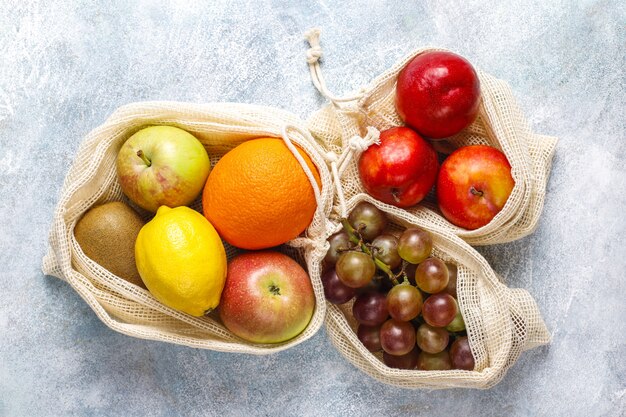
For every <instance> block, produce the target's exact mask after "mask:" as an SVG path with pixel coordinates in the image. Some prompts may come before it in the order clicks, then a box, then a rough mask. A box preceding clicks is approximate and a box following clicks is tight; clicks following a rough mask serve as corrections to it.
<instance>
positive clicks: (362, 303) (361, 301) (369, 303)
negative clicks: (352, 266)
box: [352, 292, 389, 326]
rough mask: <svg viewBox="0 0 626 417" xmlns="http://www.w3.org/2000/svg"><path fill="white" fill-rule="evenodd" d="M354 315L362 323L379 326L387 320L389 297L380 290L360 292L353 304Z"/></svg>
mask: <svg viewBox="0 0 626 417" xmlns="http://www.w3.org/2000/svg"><path fill="white" fill-rule="evenodd" d="M352 315H353V316H354V318H355V319H356V321H358V322H359V323H360V324H364V325H366V326H378V325H381V324H382V323H384V322H385V320H387V317H389V311H387V297H386V296H385V294H381V293H378V292H366V293H363V294H360V295H359V296H358V297H357V298H356V300H355V301H354V304H353V305H352Z"/></svg>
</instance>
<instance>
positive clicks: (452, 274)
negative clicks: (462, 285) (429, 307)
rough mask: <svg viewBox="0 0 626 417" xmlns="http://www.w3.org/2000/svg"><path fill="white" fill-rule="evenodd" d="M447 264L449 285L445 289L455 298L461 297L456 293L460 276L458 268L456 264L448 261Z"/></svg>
mask: <svg viewBox="0 0 626 417" xmlns="http://www.w3.org/2000/svg"><path fill="white" fill-rule="evenodd" d="M446 266H447V267H448V285H447V286H446V289H445V290H444V291H445V292H447V293H448V294H450V295H451V296H453V297H454V298H459V297H458V296H457V293H456V279H457V276H458V268H457V266H456V265H455V264H453V263H450V262H446Z"/></svg>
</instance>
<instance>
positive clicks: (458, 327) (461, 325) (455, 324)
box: [446, 308, 465, 333]
mask: <svg viewBox="0 0 626 417" xmlns="http://www.w3.org/2000/svg"><path fill="white" fill-rule="evenodd" d="M446 330H447V331H449V332H452V333H457V332H462V331H463V330H465V320H463V316H462V315H461V309H460V308H457V309H456V316H454V319H453V320H452V322H450V324H448V325H447V326H446Z"/></svg>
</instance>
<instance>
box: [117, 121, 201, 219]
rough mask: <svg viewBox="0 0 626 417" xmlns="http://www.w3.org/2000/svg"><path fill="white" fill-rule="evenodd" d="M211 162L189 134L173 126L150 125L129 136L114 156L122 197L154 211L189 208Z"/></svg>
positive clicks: (197, 193) (196, 195) (198, 143)
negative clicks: (166, 208) (162, 208)
mask: <svg viewBox="0 0 626 417" xmlns="http://www.w3.org/2000/svg"><path fill="white" fill-rule="evenodd" d="M210 169H211V162H210V161H209V156H208V155H207V153H206V150H205V149H204V146H202V144H201V143H200V141H199V140H198V139H196V138H195V137H194V136H193V135H192V134H190V133H189V132H186V131H184V130H182V129H179V128H177V127H173V126H151V127H147V128H144V129H142V130H140V131H139V132H137V133H135V134H134V135H132V136H131V137H130V138H128V140H127V141H126V142H125V143H124V145H122V148H121V149H120V152H119V154H118V155H117V176H118V178H119V180H120V185H121V186H122V190H123V191H124V194H126V195H127V196H128V198H130V199H131V200H132V201H133V202H135V203H136V204H137V205H138V206H140V207H142V208H144V209H146V210H149V211H152V212H156V211H157V209H158V208H159V207H160V206H168V207H172V208H173V207H178V206H186V205H189V204H190V203H191V202H192V201H193V200H194V199H195V198H196V197H198V195H199V194H200V192H201V191H202V188H203V187H204V183H205V182H206V179H207V177H208V176H209V171H210Z"/></svg>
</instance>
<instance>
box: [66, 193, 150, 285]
mask: <svg viewBox="0 0 626 417" xmlns="http://www.w3.org/2000/svg"><path fill="white" fill-rule="evenodd" d="M144 224H145V222H144V221H143V220H142V219H141V217H139V215H138V214H137V213H136V212H135V210H133V209H132V208H130V207H129V206H127V205H126V204H124V203H122V202H119V201H114V202H111V203H106V204H102V205H100V206H96V207H93V208H91V209H90V210H88V211H87V212H86V213H85V214H84V215H83V217H82V218H81V219H80V220H79V221H78V222H77V223H76V226H75V227H74V236H75V237H76V241H78V244H79V245H80V247H81V248H82V250H83V252H85V255H87V256H88V257H89V258H91V259H92V260H93V261H95V262H97V263H98V264H100V265H102V266H103V267H104V268H106V269H108V270H109V271H111V272H112V273H113V274H115V275H117V276H118V277H120V278H123V279H125V280H126V281H128V282H131V283H133V284H135V285H139V286H140V287H142V288H146V286H145V285H144V283H143V281H142V280H141V277H140V276H139V272H137V266H136V265H135V241H136V240H137V235H138V234H139V230H141V228H142V227H143V225H144Z"/></svg>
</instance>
